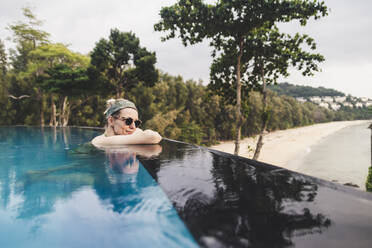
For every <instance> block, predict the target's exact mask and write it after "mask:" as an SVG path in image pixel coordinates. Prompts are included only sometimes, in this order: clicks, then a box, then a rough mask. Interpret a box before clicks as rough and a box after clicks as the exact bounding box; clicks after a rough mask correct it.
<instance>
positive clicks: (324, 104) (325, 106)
mask: <svg viewBox="0 0 372 248" xmlns="http://www.w3.org/2000/svg"><path fill="white" fill-rule="evenodd" d="M319 106H320V107H323V108H328V107H329V105H328V103H325V102H321V103H319Z"/></svg>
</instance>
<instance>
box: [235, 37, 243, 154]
mask: <svg viewBox="0 0 372 248" xmlns="http://www.w3.org/2000/svg"><path fill="white" fill-rule="evenodd" d="M242 54H243V38H240V39H239V55H238V60H237V64H236V120H235V121H236V134H235V150H234V154H235V155H238V154H239V148H240V135H241V126H242V121H241V120H242V117H241V91H242V85H241V82H240V66H241V59H242Z"/></svg>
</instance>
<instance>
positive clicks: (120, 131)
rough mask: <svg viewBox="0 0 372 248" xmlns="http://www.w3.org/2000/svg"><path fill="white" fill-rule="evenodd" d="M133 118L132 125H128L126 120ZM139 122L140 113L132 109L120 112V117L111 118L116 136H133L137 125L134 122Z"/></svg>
mask: <svg viewBox="0 0 372 248" xmlns="http://www.w3.org/2000/svg"><path fill="white" fill-rule="evenodd" d="M128 118H132V120H133V121H132V123H131V124H130V125H127V124H126V121H125V120H126V119H128ZM136 120H138V112H137V111H136V110H135V109H132V108H125V109H122V110H120V112H119V115H117V116H116V117H113V116H110V117H109V123H110V126H111V127H112V129H113V131H114V134H115V135H127V134H132V133H134V131H136V125H135V124H134V122H135V121H136Z"/></svg>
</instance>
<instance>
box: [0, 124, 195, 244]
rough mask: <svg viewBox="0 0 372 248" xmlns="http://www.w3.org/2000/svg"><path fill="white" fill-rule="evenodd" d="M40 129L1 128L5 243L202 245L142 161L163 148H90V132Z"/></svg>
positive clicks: (0, 212) (0, 210)
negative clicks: (14, 233)
mask: <svg viewBox="0 0 372 248" xmlns="http://www.w3.org/2000/svg"><path fill="white" fill-rule="evenodd" d="M36 131H37V132H36V134H35V129H32V128H31V129H29V128H21V129H16V130H15V129H14V132H12V129H10V130H9V129H8V130H7V132H5V131H4V129H1V128H0V145H1V150H0V162H1V165H2V166H0V193H1V195H0V196H1V199H0V200H1V204H2V205H1V206H0V220H1V221H0V231H1V232H0V233H1V234H0V247H40V245H43V244H44V242H46V243H48V244H50V246H51V247H71V245H74V246H76V247H104V246H119V245H123V244H126V245H127V246H128V247H137V246H141V247H148V246H156V247H165V246H172V245H173V246H174V245H175V244H184V245H185V246H189V247H194V246H195V243H194V241H193V239H192V237H191V236H190V234H189V233H188V231H187V229H186V228H185V226H184V225H183V223H182V222H181V221H180V219H179V217H178V215H177V213H176V212H175V210H174V209H173V208H172V205H171V203H170V202H169V201H168V199H167V198H166V196H165V195H164V193H163V191H162V190H161V189H160V188H159V187H158V185H157V183H156V182H155V181H154V180H153V178H152V177H151V176H150V175H149V174H148V173H147V172H146V170H145V169H144V168H143V166H142V165H141V163H140V162H139V160H138V158H137V156H141V157H146V158H148V159H153V158H154V157H156V156H157V155H158V154H160V153H161V150H162V148H161V146H159V145H157V146H127V147H113V148H110V149H96V148H94V147H93V146H91V145H89V144H83V145H82V143H84V142H85V141H86V140H90V139H91V137H88V136H93V137H94V136H95V135H97V134H96V133H94V132H90V131H89V130H87V132H86V133H85V135H80V134H81V133H80V131H78V130H76V129H71V130H69V131H66V130H64V131H63V130H59V129H49V128H44V129H43V130H41V129H40V130H39V129H36ZM87 133H88V134H87ZM40 134H42V135H40ZM27 137H28V138H27ZM79 144H80V145H79ZM3 148H4V149H3ZM67 148H71V149H67ZM15 230H18V231H17V237H15V238H9V237H11V234H12V233H13V232H14V231H15ZM93 233H94V235H93V236H94V238H93V239H85V238H82V237H84V236H92V234H93ZM67 234H68V235H69V236H68V238H66V239H63V238H61V237H62V236H64V235H67ZM118 234H119V235H118ZM139 234H141V235H142V234H143V235H145V237H142V238H141V239H138V235H139ZM7 236H8V238H6V237H7Z"/></svg>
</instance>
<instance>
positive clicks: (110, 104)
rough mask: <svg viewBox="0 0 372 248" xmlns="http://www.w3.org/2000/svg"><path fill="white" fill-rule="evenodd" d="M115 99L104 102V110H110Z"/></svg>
mask: <svg viewBox="0 0 372 248" xmlns="http://www.w3.org/2000/svg"><path fill="white" fill-rule="evenodd" d="M115 101H116V100H115V99H113V98H111V99H108V100H107V101H106V108H110V107H111V106H112V105H114V103H115Z"/></svg>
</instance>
